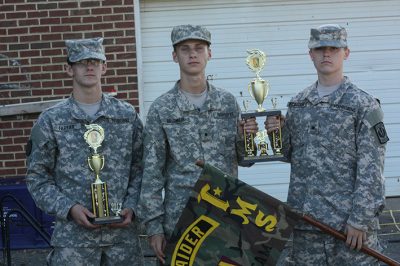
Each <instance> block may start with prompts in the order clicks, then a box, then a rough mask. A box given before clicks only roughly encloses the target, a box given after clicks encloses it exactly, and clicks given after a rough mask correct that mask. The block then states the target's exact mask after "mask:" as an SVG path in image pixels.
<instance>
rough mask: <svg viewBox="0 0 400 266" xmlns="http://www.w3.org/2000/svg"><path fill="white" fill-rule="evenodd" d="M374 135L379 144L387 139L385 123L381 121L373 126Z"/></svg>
mask: <svg viewBox="0 0 400 266" xmlns="http://www.w3.org/2000/svg"><path fill="white" fill-rule="evenodd" d="M374 129H375V133H376V136H377V137H378V140H379V142H380V143H381V144H385V143H386V142H388V141H389V137H388V135H387V133H386V129H385V125H384V124H383V122H379V123H377V124H376V125H375V126H374Z"/></svg>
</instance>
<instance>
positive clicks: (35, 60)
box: [31, 57, 50, 65]
mask: <svg viewBox="0 0 400 266" xmlns="http://www.w3.org/2000/svg"><path fill="white" fill-rule="evenodd" d="M49 63H50V58H43V57H42V58H31V64H32V65H41V64H49Z"/></svg>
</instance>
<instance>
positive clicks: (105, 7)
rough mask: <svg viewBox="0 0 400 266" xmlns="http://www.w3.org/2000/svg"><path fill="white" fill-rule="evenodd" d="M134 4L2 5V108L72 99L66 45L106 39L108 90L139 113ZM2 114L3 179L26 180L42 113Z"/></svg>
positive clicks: (32, 0) (119, 0) (26, 1)
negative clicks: (29, 152) (27, 152)
mask: <svg viewBox="0 0 400 266" xmlns="http://www.w3.org/2000/svg"><path fill="white" fill-rule="evenodd" d="M133 8H134V7H133V0H103V1H94V0H71V1H65V0H61V1H54V0H47V1H45V0H0V107H1V108H4V107H6V108H8V109H7V110H12V109H14V106H20V105H23V104H24V103H33V105H35V103H36V102H41V103H43V102H46V101H48V100H54V99H61V98H65V97H68V95H69V94H70V92H71V84H72V82H71V79H70V78H69V77H68V76H67V75H66V73H65V72H64V70H63V65H64V63H65V60H66V50H65V44H64V40H66V39H80V38H92V37H103V38H104V42H103V43H104V46H105V50H106V56H107V66H108V71H107V73H106V75H105V76H104V77H103V80H102V84H103V91H105V92H114V91H116V92H118V94H117V96H116V97H117V98H120V99H123V100H126V101H128V102H130V103H131V104H133V105H134V106H135V107H136V108H138V105H139V103H138V89H137V72H136V47H135V30H134V15H133V12H134V10H133ZM1 110H3V113H0V180H1V179H3V178H8V177H15V176H24V175H25V173H26V162H25V145H26V142H27V140H28V137H29V134H30V130H31V127H32V125H33V123H34V121H35V119H37V117H38V115H39V112H40V111H36V112H32V113H26V112H25V113H24V112H20V113H12V114H7V113H6V112H5V111H4V109H1Z"/></svg>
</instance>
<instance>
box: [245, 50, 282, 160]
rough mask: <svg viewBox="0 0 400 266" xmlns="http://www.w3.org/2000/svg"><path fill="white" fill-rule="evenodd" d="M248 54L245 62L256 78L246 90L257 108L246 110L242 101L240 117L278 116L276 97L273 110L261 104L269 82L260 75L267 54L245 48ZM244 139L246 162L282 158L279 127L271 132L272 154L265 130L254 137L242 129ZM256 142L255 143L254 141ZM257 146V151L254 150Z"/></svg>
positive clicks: (246, 105) (247, 104)
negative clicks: (269, 150) (269, 151)
mask: <svg viewBox="0 0 400 266" xmlns="http://www.w3.org/2000/svg"><path fill="white" fill-rule="evenodd" d="M247 53H248V56H247V58H246V64H247V66H248V67H249V68H250V70H252V71H253V72H255V74H256V78H255V79H253V80H252V81H251V82H250V84H249V85H248V91H249V94H250V96H251V97H252V98H253V99H254V100H255V101H256V103H257V109H256V110H255V111H253V112H249V111H248V107H249V103H248V102H247V101H243V105H244V112H243V113H242V119H247V118H251V117H256V118H257V117H265V118H266V117H268V116H280V115H281V111H280V110H276V104H277V101H276V98H275V100H274V101H273V109H274V110H266V109H265V108H264V107H263V106H262V105H263V103H264V100H265V98H267V96H268V92H269V88H270V86H269V84H268V82H267V81H266V80H264V79H262V78H261V77H260V72H261V70H262V69H263V68H264V66H265V63H266V61H267V56H266V55H265V53H264V52H263V51H261V50H259V49H251V50H247ZM244 136H245V137H244V141H245V155H244V157H243V160H244V161H247V162H262V161H277V160H282V159H283V155H282V154H281V149H282V132H281V129H279V130H277V131H276V132H273V134H272V137H271V138H272V140H270V142H271V149H272V154H271V155H269V154H268V152H267V150H268V143H267V139H268V135H267V133H266V131H259V132H257V134H256V137H254V134H252V133H247V132H246V131H244ZM255 140H256V141H257V142H258V144H257V145H255V144H254V141H255ZM255 147H258V151H256V150H255Z"/></svg>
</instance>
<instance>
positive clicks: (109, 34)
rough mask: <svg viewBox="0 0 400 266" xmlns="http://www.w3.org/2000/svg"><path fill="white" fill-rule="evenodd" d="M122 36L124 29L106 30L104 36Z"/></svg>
mask: <svg viewBox="0 0 400 266" xmlns="http://www.w3.org/2000/svg"><path fill="white" fill-rule="evenodd" d="M121 36H124V31H123V30H115V31H107V32H104V37H121ZM118 39H119V38H118ZM118 39H117V40H118Z"/></svg>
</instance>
